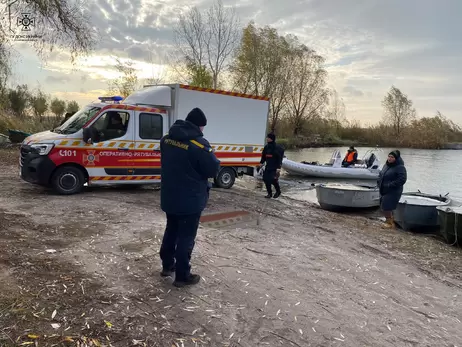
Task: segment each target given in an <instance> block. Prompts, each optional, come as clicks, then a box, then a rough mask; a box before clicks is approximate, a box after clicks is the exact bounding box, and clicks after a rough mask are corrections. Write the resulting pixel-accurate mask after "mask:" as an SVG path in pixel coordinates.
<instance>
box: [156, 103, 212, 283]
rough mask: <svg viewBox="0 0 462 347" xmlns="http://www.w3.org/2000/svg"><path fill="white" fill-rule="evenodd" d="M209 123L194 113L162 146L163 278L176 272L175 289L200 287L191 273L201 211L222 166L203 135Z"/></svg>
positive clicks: (178, 123)
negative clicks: (191, 262)
mask: <svg viewBox="0 0 462 347" xmlns="http://www.w3.org/2000/svg"><path fill="white" fill-rule="evenodd" d="M206 125H207V119H206V117H205V115H204V113H203V112H202V110H201V109H199V108H195V109H193V110H192V111H191V112H190V113H189V114H188V116H187V117H186V120H185V121H183V120H177V121H176V122H175V124H173V125H172V127H171V128H170V130H169V132H168V134H167V135H166V136H164V137H163V138H162V140H161V142H160V150H161V167H162V170H161V177H162V178H161V179H162V181H161V207H162V210H163V211H164V212H165V213H166V215H167V227H166V229H165V233H164V238H163V240H162V246H161V248H160V258H161V259H162V272H161V275H162V276H165V277H166V276H171V275H172V274H173V272H175V281H174V283H173V284H174V285H175V286H176V287H183V286H185V285H191V284H197V283H198V282H199V281H200V276H199V275H193V274H191V272H190V269H191V267H190V264H189V261H190V260H191V254H192V251H193V248H194V244H195V238H196V234H197V228H198V226H199V220H200V217H201V214H202V211H203V210H204V209H205V207H206V205H207V200H208V197H209V189H210V188H209V182H208V179H209V178H214V177H216V175H217V173H218V170H219V168H220V162H219V161H218V159H217V158H216V157H215V154H214V153H213V150H212V148H211V147H210V144H209V142H208V141H207V140H206V139H204V137H203V134H202V131H203V129H204V127H205V126H206Z"/></svg>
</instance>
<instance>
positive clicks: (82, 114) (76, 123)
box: [53, 106, 101, 134]
mask: <svg viewBox="0 0 462 347" xmlns="http://www.w3.org/2000/svg"><path fill="white" fill-rule="evenodd" d="M99 110H101V107H97V106H87V107H84V108H83V109H81V110H80V111H78V112H77V113H76V114H74V115H73V116H72V117H71V118H69V119H68V120H67V121H65V122H64V123H63V124H61V125H60V126H59V127H57V128H56V129H54V130H53V132H55V133H58V134H74V133H76V132H77V131H79V130H80V129H82V127H83V126H84V125H85V124H86V123H87V122H88V121H89V120H90V119H91V118H93V116H94V115H95V114H96V113H97V112H98V111H99Z"/></svg>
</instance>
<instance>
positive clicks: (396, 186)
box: [377, 150, 407, 229]
mask: <svg viewBox="0 0 462 347" xmlns="http://www.w3.org/2000/svg"><path fill="white" fill-rule="evenodd" d="M406 181H407V171H406V167H405V166H404V161H403V159H402V158H401V153H400V151H399V150H394V151H392V152H390V153H389V154H388V159H387V162H386V163H385V165H384V166H383V168H382V170H381V171H380V174H379V179H378V182H377V183H378V186H379V191H380V208H381V209H382V211H383V214H384V216H385V225H384V228H388V229H393V228H395V222H394V219H393V211H394V210H396V208H397V207H398V203H399V199H400V198H401V195H402V194H403V186H404V184H405V183H406Z"/></svg>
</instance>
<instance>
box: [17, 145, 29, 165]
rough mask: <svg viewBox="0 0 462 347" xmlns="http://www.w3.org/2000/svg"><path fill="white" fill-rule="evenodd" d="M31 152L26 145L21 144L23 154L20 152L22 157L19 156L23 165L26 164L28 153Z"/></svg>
mask: <svg viewBox="0 0 462 347" xmlns="http://www.w3.org/2000/svg"><path fill="white" fill-rule="evenodd" d="M29 152H30V149H29V148H27V147H26V146H21V152H20V153H21V154H20V157H19V164H20V165H21V166H23V165H24V160H25V158H26V155H27V154H28V153H29Z"/></svg>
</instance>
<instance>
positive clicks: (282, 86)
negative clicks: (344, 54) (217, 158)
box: [231, 22, 328, 136]
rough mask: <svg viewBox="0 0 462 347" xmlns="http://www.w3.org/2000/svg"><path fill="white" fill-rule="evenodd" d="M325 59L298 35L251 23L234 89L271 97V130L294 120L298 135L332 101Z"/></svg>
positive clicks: (244, 35) (245, 31)
mask: <svg viewBox="0 0 462 347" xmlns="http://www.w3.org/2000/svg"><path fill="white" fill-rule="evenodd" d="M323 64H324V58H323V57H321V56H319V55H318V54H316V52H315V51H313V50H311V49H309V48H308V47H306V46H305V45H303V44H301V43H300V42H299V40H298V38H297V37H296V36H291V35H288V36H281V35H279V33H278V32H277V30H276V29H275V28H272V27H269V26H266V27H263V28H258V27H256V26H255V24H254V23H253V22H251V23H249V24H248V25H247V26H246V27H245V28H244V29H243V33H242V39H241V44H240V46H239V48H238V50H237V52H236V56H235V59H234V62H233V64H232V66H231V72H232V80H233V84H234V88H235V89H236V90H238V91H240V92H242V93H248V94H254V95H259V96H264V97H269V98H270V103H271V104H270V106H271V107H270V120H271V122H270V128H271V129H273V130H274V129H276V127H277V124H278V122H279V121H280V120H281V119H282V118H290V120H291V123H292V135H294V136H297V135H298V134H299V133H300V132H301V131H302V127H303V124H304V123H305V120H308V119H310V118H312V117H315V116H316V115H318V114H320V113H321V112H322V110H323V109H324V108H325V106H326V104H327V101H328V90H327V88H326V78H327V73H326V71H325V70H324V68H323Z"/></svg>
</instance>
